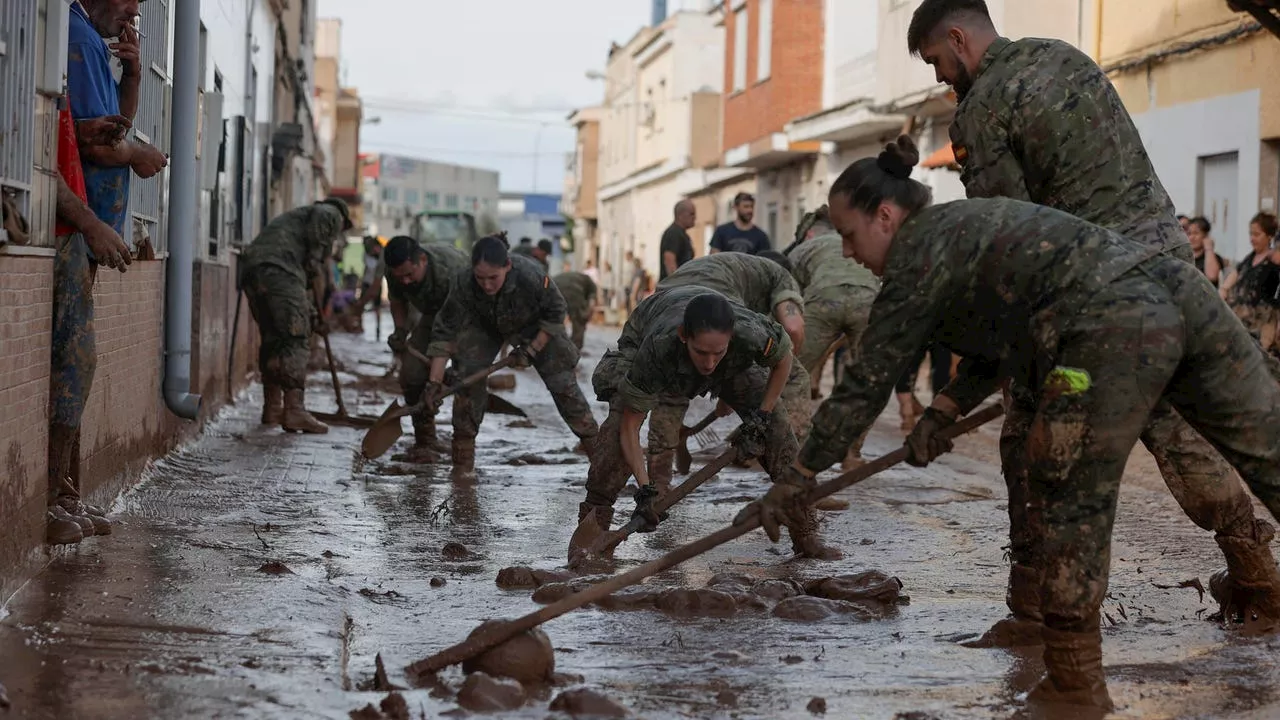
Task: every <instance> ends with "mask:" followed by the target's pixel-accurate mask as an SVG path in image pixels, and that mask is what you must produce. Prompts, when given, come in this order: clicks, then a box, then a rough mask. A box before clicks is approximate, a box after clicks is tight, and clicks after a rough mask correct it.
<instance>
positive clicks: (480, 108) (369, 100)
mask: <svg viewBox="0 0 1280 720" xmlns="http://www.w3.org/2000/svg"><path fill="white" fill-rule="evenodd" d="M363 99H364V101H365V103H366V104H374V105H385V104H391V105H410V106H413V107H417V108H422V109H424V110H444V111H461V112H475V113H497V114H501V115H546V114H550V113H567V112H572V111H573V110H576V109H577V107H575V106H573V105H523V106H513V107H510V108H500V107H493V106H486V105H458V104H456V103H446V102H439V101H433V100H414V99H413V98H402V97H388V96H384V95H371V96H363Z"/></svg>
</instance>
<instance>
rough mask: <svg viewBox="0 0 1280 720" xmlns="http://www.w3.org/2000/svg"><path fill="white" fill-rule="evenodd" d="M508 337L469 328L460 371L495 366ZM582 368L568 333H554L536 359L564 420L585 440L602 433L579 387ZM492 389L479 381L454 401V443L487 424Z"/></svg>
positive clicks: (458, 356) (458, 358)
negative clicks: (579, 373)
mask: <svg viewBox="0 0 1280 720" xmlns="http://www.w3.org/2000/svg"><path fill="white" fill-rule="evenodd" d="M506 342H507V338H503V337H500V336H498V335H495V334H493V333H491V332H489V331H488V330H485V329H484V328H481V327H478V326H476V325H466V326H464V327H463V328H462V330H461V331H460V332H459V333H458V338H457V342H456V345H457V349H456V350H455V352H454V356H453V361H454V364H455V365H456V366H457V368H458V372H459V373H460V374H461V375H463V376H466V375H470V374H471V373H474V372H476V371H477V370H483V369H484V368H486V367H488V366H489V365H491V364H493V362H494V359H495V358H496V357H497V355H498V351H500V350H501V349H502V346H503V344H504V343H506ZM577 366H578V349H577V348H575V347H574V346H573V343H571V342H569V338H568V337H566V336H565V334H564V332H563V331H562V332H559V333H554V334H552V335H551V340H550V341H548V342H547V345H546V347H544V348H543V349H542V352H540V353H538V355H537V357H535V358H534V360H533V369H534V370H536V371H537V373H538V376H539V377H541V378H542V382H543V384H545V385H546V386H547V390H548V391H549V392H550V393H551V399H552V400H553V401H555V404H556V410H558V411H560V417H561V418H563V419H564V421H565V422H566V423H567V424H568V425H569V429H570V430H572V431H573V434H574V435H577V436H578V437H579V438H581V439H584V440H585V439H588V438H593V437H595V436H596V433H597V432H599V426H598V425H597V424H596V419H595V417H594V416H592V415H591V407H590V406H589V405H588V404H587V398H586V396H585V395H583V394H582V388H581V387H579V386H578V379H577V377H576V375H575V373H574V370H575V369H576V368H577ZM488 404H489V390H488V388H487V386H486V385H485V383H483V382H479V383H476V384H475V385H472V386H471V387H470V388H467V389H465V390H462V391H460V392H459V393H458V394H457V395H456V396H454V400H453V437H454V440H455V441H456V440H458V439H462V440H469V439H474V438H475V436H476V435H477V434H478V433H479V432H480V423H481V422H483V421H484V415H485V410H487V409H488Z"/></svg>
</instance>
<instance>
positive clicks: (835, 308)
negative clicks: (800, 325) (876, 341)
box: [796, 285, 876, 377]
mask: <svg viewBox="0 0 1280 720" xmlns="http://www.w3.org/2000/svg"><path fill="white" fill-rule="evenodd" d="M875 299H876V291H875V290H872V289H871V288H864V287H859V286H848V285H842V286H840V287H838V288H832V289H831V290H828V291H824V292H820V293H816V294H815V295H814V296H813V297H807V298H805V301H804V344H803V345H802V346H801V347H800V352H799V354H798V355H797V356H796V357H797V358H798V359H799V360H800V364H801V365H803V366H804V369H805V370H807V371H808V372H809V374H810V375H811V376H814V377H818V376H821V375H822V368H821V367H818V361H819V360H821V359H822V356H823V354H824V353H826V352H827V348H829V347H831V343H833V342H835V341H836V340H837V339H838V338H839V337H840V336H841V335H844V337H845V342H846V347H848V348H849V352H848V354H847V355H846V357H847V358H848V359H847V360H846V361H845V362H847V363H851V362H854V361H856V360H857V348H858V344H859V343H860V342H861V341H862V333H863V332H865V331H866V329H867V321H868V320H869V319H870V316H871V304H872V303H873V302H875Z"/></svg>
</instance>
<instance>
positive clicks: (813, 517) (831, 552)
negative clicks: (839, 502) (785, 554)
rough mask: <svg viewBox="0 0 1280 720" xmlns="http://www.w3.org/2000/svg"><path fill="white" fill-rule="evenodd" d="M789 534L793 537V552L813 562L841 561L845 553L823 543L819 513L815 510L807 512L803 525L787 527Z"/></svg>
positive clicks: (809, 509) (810, 509)
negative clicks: (819, 525)
mask: <svg viewBox="0 0 1280 720" xmlns="http://www.w3.org/2000/svg"><path fill="white" fill-rule="evenodd" d="M787 534H789V535H790V536H791V550H792V551H793V552H795V554H796V555H798V556H799V557H802V558H810V559H813V560H839V559H841V558H843V557H844V553H842V552H840V551H839V550H837V549H836V548H834V547H831V546H830V545H827V544H826V543H824V542H822V538H821V537H819V535H818V513H816V512H814V510H813V508H808V509H807V511H806V512H805V519H804V521H803V522H802V523H798V524H796V525H788V526H787Z"/></svg>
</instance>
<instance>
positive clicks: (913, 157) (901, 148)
mask: <svg viewBox="0 0 1280 720" xmlns="http://www.w3.org/2000/svg"><path fill="white" fill-rule="evenodd" d="M918 162H920V151H919V150H917V149H916V143H915V141H914V140H912V139H911V136H910V135H899V136H898V139H897V140H896V141H894V142H891V143H889V144H888V145H886V146H885V147H884V151H883V152H881V153H880V157H877V158H876V166H877V167H879V168H880V169H881V170H883V171H885V172H886V173H889V174H890V175H892V176H894V177H896V178H898V179H900V180H906V179H907V178H909V177H911V168H913V167H915V166H916V163H918Z"/></svg>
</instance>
